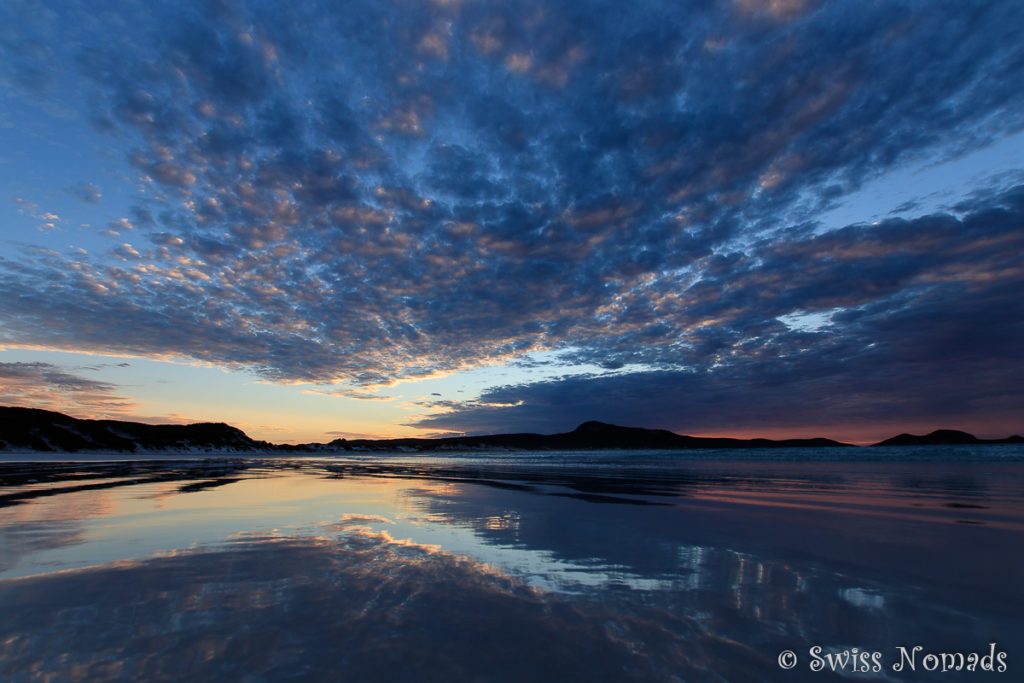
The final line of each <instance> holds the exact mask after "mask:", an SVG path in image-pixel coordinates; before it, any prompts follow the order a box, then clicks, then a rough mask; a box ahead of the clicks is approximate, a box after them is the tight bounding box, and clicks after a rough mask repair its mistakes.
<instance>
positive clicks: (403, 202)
mask: <svg viewBox="0 0 1024 683" xmlns="http://www.w3.org/2000/svg"><path fill="white" fill-rule="evenodd" d="M22 9H23V10H24V11H25V12H27V11H28V8H27V6H26V7H25V8H22ZM5 11H6V12H7V13H8V14H9V15H10V16H11V17H12V21H22V20H21V19H18V18H17V17H18V16H21V14H19V12H22V10H19V8H18V6H17V4H11V5H10V6H9V7H8V9H7V10H5ZM24 26H25V28H26V31H25V33H24V34H23V36H20V37H16V38H15V37H12V34H11V32H10V31H6V32H5V33H4V34H3V35H4V43H3V49H4V50H5V54H6V55H8V56H10V61H9V62H8V64H7V66H6V67H5V68H6V69H7V71H8V73H9V74H13V75H12V76H9V80H10V81H11V82H12V83H20V82H21V81H23V80H24V79H25V78H28V77H29V76H30V75H31V73H32V71H33V69H35V70H53V69H56V68H58V66H59V68H62V69H68V70H71V71H70V73H75V74H76V75H77V79H78V81H77V87H78V88H79V89H80V92H77V93H75V96H76V97H78V98H80V100H81V101H82V102H84V103H86V104H87V106H88V107H89V118H90V119H91V120H93V121H95V122H96V125H97V127H98V129H99V130H101V131H104V132H105V134H107V135H109V136H110V137H109V139H110V140H112V141H113V142H114V144H116V145H117V146H118V148H119V149H121V150H122V152H123V153H124V154H125V156H126V158H127V159H128V160H129V161H130V163H131V164H133V166H134V168H135V169H136V170H137V172H138V173H139V175H140V176H141V177H142V178H143V183H144V184H145V185H146V186H147V197H149V199H147V201H146V202H145V204H143V203H142V202H140V204H139V206H137V207H135V209H134V210H133V212H132V216H133V218H132V224H133V225H135V226H136V229H137V230H136V232H135V233H132V234H131V239H132V242H131V243H130V244H128V243H123V242H122V243H119V244H117V245H112V246H111V251H110V253H109V254H108V256H107V257H106V258H88V259H87V258H85V257H81V258H74V259H71V258H69V257H66V256H62V255H59V254H55V253H52V252H32V253H31V254H29V257H28V258H27V259H13V258H12V259H7V260H3V261H2V262H0V266H2V277H3V278H4V285H3V286H4V291H5V293H6V295H5V297H3V300H2V302H0V316H2V319H3V321H4V331H3V333H2V337H0V341H4V342H8V343H21V344H45V345H52V346H59V347H66V348H76V349H92V350H97V349H100V350H106V351H120V352H131V353H140V354H156V355H170V356H190V357H194V358H199V359H202V360H206V361H211V362H216V363H221V364H226V365H231V366H237V367H244V368H248V369H250V370H252V371H254V372H256V373H257V374H259V375H261V376H263V377H266V378H268V379H272V380H282V381H285V380H301V381H317V382H327V381H334V380H349V381H352V382H354V383H358V384H374V383H378V382H389V381H393V380H395V379H401V378H406V377H415V376H423V375H427V374H429V373H431V372H434V371H438V370H453V369H458V368H461V367H466V366H467V365H472V364H473V363H476V362H481V361H483V362H493V361H498V360H502V359H511V358H515V357H517V356H521V355H522V354H523V353H525V352H527V351H530V350H537V349H555V350H561V352H562V354H563V356H562V357H563V360H565V361H571V362H588V363H596V364H598V365H600V366H602V367H605V368H608V369H620V370H621V369H625V368H628V367H629V366H630V365H634V364H641V365H644V366H645V367H647V368H648V370H650V369H651V368H655V369H657V371H658V372H660V373H677V374H678V373H683V375H682V376H683V377H692V378H698V379H699V381H700V382H703V383H707V382H712V381H719V378H726V375H727V374H729V373H735V374H733V375H731V376H732V377H733V379H728V381H729V382H732V383H737V382H739V380H738V379H735V378H737V377H745V378H749V377H750V376H751V375H750V373H754V374H755V375H756V373H758V372H763V373H770V374H772V376H773V377H775V376H779V373H783V374H785V373H786V372H790V371H791V370H792V368H794V367H796V365H799V366H800V368H802V369H803V370H805V371H808V372H810V371H812V370H814V369H815V368H819V369H820V371H821V372H824V373H826V375H827V374H828V368H830V367H832V365H829V363H832V362H840V361H833V360H831V359H833V358H842V359H844V360H843V361H842V362H843V363H845V362H847V361H848V360H849V359H850V358H852V357H857V358H861V357H862V356H858V355H857V354H858V353H867V354H868V355H871V354H890V355H886V356H884V357H883V356H879V358H883V359H884V358H890V357H891V358H896V357H898V356H899V353H900V352H898V349H906V348H909V347H908V346H907V345H908V344H911V343H918V344H920V345H921V347H922V348H923V349H924V350H925V351H926V352H927V353H925V354H924V356H922V357H920V358H919V359H918V363H919V364H920V366H921V367H924V365H923V364H925V363H927V362H929V361H934V360H936V359H937V357H938V356H937V355H936V354H935V353H932V352H931V351H929V349H933V347H934V345H935V344H936V343H937V342H936V340H937V339H946V340H947V343H948V344H953V337H955V332H956V323H955V322H947V323H945V325H946V326H945V327H943V325H942V324H940V323H939V322H938V316H937V314H936V313H935V309H936V308H938V307H939V304H938V302H943V305H945V306H948V307H949V308H950V310H957V311H960V312H961V313H962V314H963V315H965V316H966V315H973V316H974V317H973V318H971V319H972V320H975V319H979V320H980V319H981V318H982V316H983V315H986V314H988V313H990V312H992V311H994V310H996V309H997V308H998V307H999V306H1010V307H1011V309H1012V310H1017V309H1014V308H1012V307H1013V306H1016V304H1014V303H1013V302H1011V301H1006V300H1005V298H1004V295H1003V294H1002V293H1001V292H1003V290H1002V289H1000V287H1003V288H1011V284H1013V283H1019V273H1018V272H1017V271H1016V270H1014V268H1013V267H1011V266H1010V265H1009V264H1006V263H1004V262H1003V261H1000V258H1001V255H1002V254H1006V253H1008V251H1007V244H1009V243H1010V242H1013V240H1014V237H1013V236H1014V234H1015V233H1014V227H1013V226H1014V225H1015V224H1014V223H1013V221H1015V220H1018V219H1019V215H1020V210H1019V204H1015V203H1014V202H1016V198H1015V197H1016V196H1017V195H1013V194H1005V193H1004V194H990V195H988V198H987V199H986V200H985V201H984V202H983V201H982V199H981V198H980V197H976V198H975V199H974V200H973V201H974V204H972V205H969V206H965V207H958V208H957V209H956V210H955V211H953V212H951V213H949V214H948V215H944V216H928V217H921V218H918V219H915V220H910V221H896V220H891V221H886V222H884V223H882V224H881V225H879V226H865V225H855V226H848V227H846V228H842V229H841V230H837V231H833V232H824V234H821V235H818V236H817V237H815V236H814V234H815V231H825V230H827V229H828V228H832V227H837V226H820V225H817V224H815V222H814V219H815V217H816V216H817V215H818V212H819V211H820V210H821V209H823V208H825V207H827V206H830V205H832V204H834V203H835V202H836V201H837V200H838V199H839V198H841V197H843V196H844V195H845V194H846V193H848V192H850V191H851V190H853V189H855V188H857V187H859V186H860V185H861V184H862V183H864V182H865V181H866V180H868V179H871V178H873V177H875V176H876V175H878V174H880V173H882V172H884V171H885V170H887V169H889V168H892V167H893V166H894V165H896V164H898V163H900V162H904V161H908V160H912V159H917V158H920V157H921V156H922V155H925V154H936V153H938V154H956V153H959V152H961V151H964V150H966V149H971V148H973V147H975V146H977V145H979V144H982V143H984V142H986V141H990V140H996V139H999V138H1001V137H1003V136H1005V135H1007V134H1009V133H1011V132H1014V131H1018V130H1020V128H1021V126H1022V123H1024V114H1022V112H1024V106H1022V105H1024V102H1022V100H1024V88H1022V87H1021V85H1022V79H1021V75H1020V74H1021V73H1022V65H1024V46H1022V44H1021V42H1020V41H1019V39H1018V36H1019V30H1020V29H1021V28H1022V27H1024V8H1022V7H1021V6H1019V5H1018V4H1017V3H988V4H984V5H973V4H965V3H953V2H947V3H929V4H928V5H926V6H925V5H920V4H916V3H904V2H882V3H874V4H872V5H870V6H866V5H864V4H863V3H854V2H850V3H813V2H799V1H796V0H792V1H790V2H755V1H754V0H744V1H742V2H735V3H731V4H729V3H687V4H685V5H678V6H675V5H662V4H657V3H640V4H638V5H631V6H630V8H629V9H628V11H627V10H626V9H624V8H623V7H622V6H621V4H616V3H607V4H603V5H602V4H600V3H598V4H594V3H587V4H582V3H571V2H566V3H527V4H521V3H517V4H516V5H515V6H511V5H510V6H503V5H494V4H491V3H473V2H468V3H459V4H440V5H437V6H431V5H426V4H405V3H401V2H399V3H382V2H366V3H362V2H356V3H349V4H347V5H346V6H345V7H344V8H338V9H337V11H332V10H330V9H326V8H323V7H313V6H312V5H308V6H307V5H304V4H300V5H298V6H295V7H290V8H288V9H283V8H281V7H280V6H277V5H274V4H267V3H259V2H251V3H247V2H221V3H212V4H211V3H180V4H175V5H173V6H170V5H165V6H154V5H152V3H143V4H133V3H115V4H113V5H110V6H104V7H100V8H94V7H93V6H92V5H91V4H90V5H88V6H86V5H79V4H76V3H72V2H69V3H61V4H58V5H56V6H55V7H54V9H53V10H52V11H51V12H48V13H46V14H44V15H43V16H38V17H33V18H32V19H31V21H28V20H24ZM39 87H49V88H50V90H49V93H50V96H51V97H53V98H60V97H62V96H64V94H63V93H62V92H60V91H59V90H58V88H57V86H55V85H53V84H50V85H46V84H45V83H42V84H41V85H40V86H39ZM67 96H68V97H70V96H71V95H67ZM986 202H987V203H986ZM983 204H984V205H983ZM905 208H906V210H907V211H909V210H910V209H911V207H910V205H908V206H907V207H905ZM111 218H112V219H114V220H118V219H120V217H119V216H112V217H111ZM1016 225H1018V226H1019V223H1017V224H1016ZM1016 230H1017V233H1019V227H1018V228H1017V229H1016ZM124 239H127V236H126V235H124V234H122V235H121V237H120V238H119V241H121V240H124ZM1000 240H1001V241H1000ZM993 245H1002V246H1000V247H999V248H996V246H993ZM833 309H840V310H835V311H833ZM1002 310H1004V311H1005V310H1006V309H1005V308H1004V309H1002ZM809 311H827V312H829V313H830V314H831V315H832V319H831V323H830V326H829V327H827V328H826V329H824V330H822V331H819V332H814V333H807V332H797V331H794V330H791V329H790V328H788V327H787V326H786V325H785V324H783V323H782V322H780V321H779V320H778V318H779V317H780V316H786V315H791V314H801V313H806V312H809ZM971 311H974V313H971ZM915 316H917V317H918V318H919V319H920V320H927V321H929V324H928V325H923V324H921V325H919V324H918V322H914V323H911V322H909V321H911V320H917V318H915ZM1016 319H1019V316H1018V318H1016ZM990 320H995V321H997V322H996V323H995V325H996V327H997V330H998V332H999V333H998V334H997V333H995V332H994V333H993V334H992V335H990V337H991V338H986V337H982V339H981V340H975V341H974V342H972V343H971V344H968V345H967V346H966V347H965V348H967V349H968V350H971V351H972V352H973V353H975V354H976V355H977V356H978V357H979V358H980V356H981V355H983V354H984V352H985V349H988V350H989V351H991V350H992V348H990V347H989V346H986V344H998V339H1005V338H1013V335H1014V334H1016V333H1017V332H1016V329H1015V328H1013V327H1012V323H1008V322H1006V321H1007V320H1010V321H1013V320H1015V318H1013V317H1012V316H1006V315H1004V316H1002V317H996V318H992V319H990ZM901 321H906V322H903V323H901ZM901 324H903V325H905V326H907V327H908V328H912V329H911V332H912V334H911V336H910V337H909V339H907V340H902V341H900V342H899V344H897V342H896V340H897V339H898V336H897V334H896V331H895V328H899V326H900V325H901ZM990 324H991V323H990ZM112 330H116V333H113V332H112ZM901 330H902V328H901ZM915 330H916V331H915ZM887 340H889V341H887ZM915 340H916V342H915ZM871 343H874V344H875V346H872V347H871V349H873V350H872V351H870V352H866V351H863V347H865V346H866V345H867V344H871ZM804 347H806V350H805V351H802V352H800V353H801V354H802V355H801V356H800V359H799V363H798V362H797V360H796V358H797V356H796V355H794V354H797V353H798V352H799V349H803V348H804ZM956 348H961V347H959V346H958V347H956ZM999 348H1000V349H1001V348H1002V347H999ZM893 354H895V355H893ZM863 357H866V356H863ZM973 357H974V356H972V358H973ZM780 359H781V360H780ZM880 362H881V361H880ZM979 362H980V361H979ZM815 363H819V364H822V365H820V366H819V365H815ZM808 364H809V365H808ZM922 372H923V370H922ZM744 373H747V374H744ZM665 376H666V375H664V374H649V373H648V374H646V375H643V376H642V377H644V378H648V379H650V380H651V381H656V380H657V378H659V377H665ZM828 376H831V375H828ZM635 377H638V378H639V377H641V376H639V375H638V376H635ZM592 381H593V382H595V383H599V382H604V381H608V382H626V381H627V379H626V376H622V377H616V378H608V379H606V380H600V379H594V380H592ZM687 381H688V382H689V381H697V379H692V380H687ZM722 381H725V380H722ZM779 381H780V382H781V381H782V380H779ZM567 382H568V381H567ZM571 383H572V384H573V385H574V386H576V385H582V384H586V382H585V381H584V380H571ZM783 384H784V383H783ZM545 386H547V385H545ZM552 386H553V385H552ZM566 386H568V384H566ZM586 386H595V385H594V384H586ZM702 386H703V385H702ZM736 386H739V384H736ZM780 386H782V384H780ZM521 390H522V391H526V389H525V388H524V389H521ZM502 391H511V390H502ZM531 391H533V390H531ZM535 391H541V389H539V388H537V389H535ZM979 391H980V390H979ZM529 405H530V403H529V402H525V403H524V404H523V406H521V407H520V408H521V410H519V412H520V413H525V411H527V410H528V408H529ZM487 410H490V409H489V408H486V407H481V406H477V407H470V408H467V409H466V411H463V412H459V413H453V414H452V415H450V416H442V417H439V418H437V420H440V421H446V420H447V422H446V423H445V424H455V420H456V419H457V418H458V419H465V420H470V421H471V420H472V419H476V417H474V416H479V415H481V414H483V412H486V411H487ZM481 411H483V412H481ZM507 412H508V411H506V413H507ZM467 424H469V423H468V422H467Z"/></svg>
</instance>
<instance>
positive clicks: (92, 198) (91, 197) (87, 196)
mask: <svg viewBox="0 0 1024 683" xmlns="http://www.w3.org/2000/svg"><path fill="white" fill-rule="evenodd" d="M65 191H67V192H68V193H69V194H70V195H71V196H73V197H75V198H76V199H79V200H81V201H83V202H85V203H86V204H99V203H100V200H101V199H103V192H102V191H101V190H100V188H99V186H98V185H96V184H95V183H89V182H81V183H78V184H77V185H74V186H72V187H67V188H65Z"/></svg>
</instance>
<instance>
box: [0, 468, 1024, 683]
mask: <svg viewBox="0 0 1024 683" xmlns="http://www.w3.org/2000/svg"><path fill="white" fill-rule="evenodd" d="M597 464H598V465H600V464H601V463H597ZM627 464H628V463H627ZM634 464H635V463H634ZM146 467H148V466H146ZM941 468H942V469H941V470H939V471H936V470H934V469H927V468H921V467H918V466H915V465H888V464H880V463H874V464H870V465H868V464H865V463H857V464H856V465H852V464H842V463H839V464H821V465H813V464H810V463H803V464H799V465H794V464H792V463H789V464H787V463H774V464H773V463H756V464H755V463H733V464H729V463H713V464H706V465H699V464H695V463H685V462H683V463H676V464H675V465H672V464H671V463H666V462H664V461H658V462H657V463H655V464H654V466H651V467H647V468H637V467H634V466H633V465H630V466H629V467H624V466H623V465H622V463H618V464H616V465H615V466H602V467H595V466H594V463H589V462H588V463H581V464H577V465H571V466H570V465H567V464H565V463H564V462H563V463H561V464H559V465H558V466H557V467H546V466H542V465H540V464H537V463H534V464H531V465H527V464H520V463H516V466H515V467H509V466H506V465H501V466H497V465H495V464H493V463H491V464H488V463H486V462H484V460H482V459H476V460H472V461H468V462H466V463H462V464H460V463H457V462H456V463H453V462H450V461H443V460H437V461H435V460H432V459H429V458H417V459H415V460H414V461H410V462H408V463H402V462H396V463H388V462H387V461H384V462H374V463H361V462H353V463H345V462H343V461H338V460H332V461H324V462H315V463H314V462H309V461H305V462H298V463H294V464H293V463H289V462H284V461H282V462H281V463H278V464H275V465H274V466H270V465H268V464H266V463H263V464H259V465H256V464H253V465H252V466H250V467H249V468H248V469H246V468H245V467H238V468H234V469H231V470H229V469H228V468H226V467H224V466H222V465H217V470H213V469H212V468H211V467H207V466H200V467H197V468H195V469H194V470H191V471H189V470H188V468H182V467H179V466H178V465H174V466H173V470H171V469H165V470H160V471H154V472H151V473H148V474H147V473H146V472H136V471H125V470H124V466H118V468H117V469H116V470H115V469H112V470H111V471H110V474H111V475H112V476H111V480H116V479H117V478H118V477H124V476H131V477H136V476H138V483H136V484H133V485H130V486H124V485H119V486H116V487H113V488H103V489H91V490H79V491H74V492H63V493H59V494H53V495H48V496H42V497H27V498H22V499H20V502H18V503H17V504H14V505H11V506H8V507H7V508H0V519H2V520H3V522H4V525H3V526H2V527H0V541H2V542H3V543H5V544H7V547H8V548H11V549H13V550H12V552H11V553H9V554H5V556H4V559H5V560H6V559H7V557H8V556H9V557H10V558H11V559H10V560H9V561H10V562H12V563H14V564H15V565H16V566H14V567H13V569H12V571H9V572H7V575H8V576H12V577H18V576H20V577H23V578H12V579H8V580H0V679H5V676H7V675H10V676H14V677H15V678H16V679H17V677H18V676H22V677H24V678H28V679H31V678H34V677H35V675H34V673H33V672H37V673H39V677H40V678H43V677H45V676H44V674H45V675H50V674H54V675H55V676H56V677H57V678H59V679H78V678H89V679H104V678H125V679H139V678H142V679H147V680H148V679H153V678H156V679H159V678H171V679H175V680H180V679H184V678H190V677H194V675H196V674H198V675H199V676H200V677H202V678H217V679H229V680H233V679H239V678H243V677H244V676H245V675H246V674H249V673H254V674H255V676H256V677H257V678H265V679H279V678H284V677H287V676H297V677H299V678H302V679H310V678H312V679H317V678H322V679H325V680H334V679H336V678H338V677H339V673H343V674H344V675H345V678H346V679H350V680H364V679H370V680H372V679H396V678H411V679H417V680H419V679H426V680H438V679H445V680H464V679H467V678H469V679H472V678H474V677H476V678H486V679H488V680H494V679H503V678H504V679H509V680H511V679H516V680H519V679H527V678H537V677H540V676H543V677H545V678H548V677H560V678H565V677H568V678H572V679H591V678H593V679H596V680H601V679H604V680H623V679H625V680H629V679H630V678H634V679H642V680H672V679H673V677H674V676H675V677H678V678H679V679H682V680H716V677H720V678H721V679H724V680H758V679H763V678H764V677H765V676H766V675H767V674H770V673H773V672H774V671H776V670H777V665H776V664H775V663H774V661H773V660H771V659H770V657H771V655H772V653H775V654H777V653H778V652H779V651H780V650H782V649H786V648H793V649H796V648H797V647H799V646H809V645H811V644H815V643H819V642H820V643H822V644H836V643H848V644H855V645H856V646H859V647H874V648H879V649H880V648H887V647H891V646H892V645H893V643H901V642H903V641H904V640H905V639H907V638H913V639H915V640H917V641H921V642H925V643H926V644H927V645H929V646H932V647H940V646H941V647H947V648H957V647H963V646H964V644H965V643H968V644H973V643H974V641H975V640H976V639H977V638H979V637H981V636H979V634H985V635H984V638H989V639H990V640H998V641H1000V642H1003V641H1006V642H1009V640H1011V639H1014V638H1017V639H1019V637H1020V635H1021V634H1022V632H1021V624H1020V621H1019V618H1018V616H1017V614H1016V612H1015V611H1014V610H1013V609H1012V606H1013V605H1015V601H1014V600H1013V596H1015V595H1016V594H1017V591H1016V589H1015V585H1016V584H1015V583H1014V582H1013V580H1014V577H1015V576H1019V570H1020V569H1021V567H1024V545H1021V544H1020V543H1019V534H1020V531H1019V530H1020V529H1021V519H1022V518H1024V515H1022V512H1021V509H1022V496H1021V494H1020V487H1019V486H1018V484H1017V482H1019V472H1018V470H1016V469H1014V468H1013V467H1012V466H1010V465H1007V466H996V464H994V463H986V464H985V465H984V466H983V469H981V468H976V467H972V466H967V465H965V466H957V465H954V464H952V463H944V464H942V465H941ZM57 474H60V473H57ZM140 474H141V475H144V476H139V475H140ZM17 476H19V477H22V478H24V477H27V476H29V473H27V472H20V473H19V474H18V475H17ZM54 476H57V475H56V474H55V475H54ZM60 476H61V477H64V474H60ZM93 476H95V474H93ZM64 481H68V482H70V481H71V480H68V479H66V478H65V479H59V480H54V481H51V482H48V483H47V486H58V485H62V482H64ZM213 482H217V484H214V483H213ZM221 482H223V483H221ZM97 483H102V481H98V482H97ZM228 483H230V485H225V484H228ZM8 490H10V491H13V492H15V494H17V493H18V492H26V493H31V492H32V490H31V487H30V486H25V485H12V486H11V487H10V488H9V489H8ZM566 494H583V495H566ZM650 502H657V503H658V504H656V505H651V504H644V503H650ZM962 520H971V521H973V522H975V523H974V524H961V523H957V522H959V521H962ZM55 530H56V531H55ZM19 534H20V536H19ZM19 543H20V545H17V544H19ZM996 548H998V549H999V552H998V553H994V552H993V549H996ZM3 549H4V548H3V547H0V550H3ZM19 558H20V559H19ZM119 559H121V560H123V561H120V562H112V560H119ZM74 567H78V569H71V568H74ZM54 569H71V570H70V571H62V572H57V573H50V574H40V573H39V572H50V571H52V570H54ZM29 574H32V575H31V576H28V575H29ZM97 625H102V628H98V627H97ZM985 642H989V640H985V641H984V642H983V643H982V644H984V643H985ZM495 672H497V673H495ZM950 678H951V679H952V677H950ZM815 680H828V678H827V677H825V676H820V677H816V678H815Z"/></svg>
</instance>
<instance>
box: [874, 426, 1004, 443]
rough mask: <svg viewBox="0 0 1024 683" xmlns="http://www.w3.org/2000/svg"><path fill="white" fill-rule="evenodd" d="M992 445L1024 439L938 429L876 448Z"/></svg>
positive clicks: (892, 441)
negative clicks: (994, 437) (982, 435)
mask: <svg viewBox="0 0 1024 683" xmlns="http://www.w3.org/2000/svg"><path fill="white" fill-rule="evenodd" d="M991 443H1024V438H1022V437H1020V436H1017V435H1014V436H1011V437H1007V438H1005V439H979V438H978V437H976V436H974V435H973V434H968V433H967V432H961V431H959V430H956V429H936V430H935V431H934V432H931V433H930V434H924V435H921V436H918V435H916V434H900V435H899V436H894V437H892V438H891V439H886V440H885V441H879V442H878V443H876V444H872V445H874V446H964V445H970V446H973V445H976V444H991Z"/></svg>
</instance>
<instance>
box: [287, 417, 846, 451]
mask: <svg viewBox="0 0 1024 683" xmlns="http://www.w3.org/2000/svg"><path fill="white" fill-rule="evenodd" d="M848 445H849V444H843V443H840V442H838V441H832V440H831V439H785V440H782V441H772V440H769V439H720V438H704V437H698V436H682V435H680V434H676V433H675V432H670V431H668V430H665V429H644V428H641V427H619V426H617V425H611V424H607V423H604V422H584V423H583V424H581V425H580V426H579V427H577V428H576V429H574V430H573V431H571V432H565V433H563V434H489V435H486V436H450V437H443V438H439V439H415V438H411V439H410V438H407V439H380V440H373V439H357V440H353V441H346V440H345V439H337V440H335V441H332V442H331V443H329V444H327V448H328V449H331V450H337V449H345V450H396V449H408V450H416V451H444V450H467V449H469V450H473V449H507V450H524V451H530V450H535V451H540V450H543V451H571V450H596V449H607V448H612V449H615V448H630V449H638V450H647V449H650V450H685V449H692V448H793V447H822V446H848ZM285 448H288V447H285ZM291 448H294V449H295V450H305V449H310V448H312V449H319V448H323V447H322V446H320V445H319V444H304V445H302V446H295V447H291Z"/></svg>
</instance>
